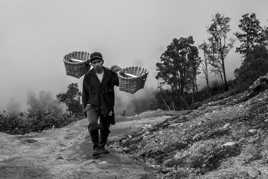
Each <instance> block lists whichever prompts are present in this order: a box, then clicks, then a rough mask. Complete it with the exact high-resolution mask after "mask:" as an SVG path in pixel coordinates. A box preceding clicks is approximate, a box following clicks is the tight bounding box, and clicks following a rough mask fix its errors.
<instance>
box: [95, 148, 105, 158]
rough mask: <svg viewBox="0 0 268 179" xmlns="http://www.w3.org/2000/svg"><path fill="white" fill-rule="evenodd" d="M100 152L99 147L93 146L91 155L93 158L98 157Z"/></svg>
mask: <svg viewBox="0 0 268 179" xmlns="http://www.w3.org/2000/svg"><path fill="white" fill-rule="evenodd" d="M102 152H103V151H102V150H101V149H100V148H95V149H93V153H92V157H93V158H96V157H99V156H100V154H102Z"/></svg>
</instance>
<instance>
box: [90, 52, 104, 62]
mask: <svg viewBox="0 0 268 179" xmlns="http://www.w3.org/2000/svg"><path fill="white" fill-rule="evenodd" d="M96 59H100V60H103V58H102V54H101V53H100V52H93V53H91V54H90V60H89V61H90V62H92V61H93V60H96Z"/></svg>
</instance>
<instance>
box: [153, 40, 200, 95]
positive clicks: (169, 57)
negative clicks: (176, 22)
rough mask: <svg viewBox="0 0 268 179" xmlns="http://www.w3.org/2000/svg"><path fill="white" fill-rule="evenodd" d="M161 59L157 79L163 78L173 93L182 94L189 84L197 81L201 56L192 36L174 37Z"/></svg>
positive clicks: (158, 64) (157, 64) (157, 65)
mask: <svg viewBox="0 0 268 179" xmlns="http://www.w3.org/2000/svg"><path fill="white" fill-rule="evenodd" d="M160 60H161V62H160V63H156V67H157V71H158V73H157V75H156V79H161V80H163V81H164V83H166V84H167V85H169V86H170V87H171V91H172V92H173V93H178V94H180V95H182V94H183V93H184V92H185V91H186V89H187V87H188V85H191V84H195V83H196V75H197V74H198V67H199V64H200V58H199V56H198V48H197V47H196V46H194V40H193V37H192V36H189V37H187V38H184V37H181V38H179V39H176V38H175V39H173V41H172V42H171V44H170V45H168V46H167V49H166V51H165V52H164V53H163V54H162V55H161V57H160ZM193 86H196V85H193ZM192 90H194V88H193V89H192Z"/></svg>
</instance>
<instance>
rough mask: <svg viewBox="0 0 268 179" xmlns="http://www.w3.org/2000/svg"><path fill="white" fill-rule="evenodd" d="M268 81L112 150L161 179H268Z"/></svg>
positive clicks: (144, 132)
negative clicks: (144, 167)
mask: <svg viewBox="0 0 268 179" xmlns="http://www.w3.org/2000/svg"><path fill="white" fill-rule="evenodd" d="M267 82H268V75H266V76H263V77H260V78H259V79H258V80H257V81H255V83H254V84H253V85H252V86H251V87H250V88H249V89H248V90H247V91H244V92H243V93H239V94H236V95H233V96H224V95H221V96H220V99H219V100H215V101H210V102H207V103H203V104H202V105H201V106H199V107H198V108H197V109H195V110H187V111H180V112H178V114H177V115H176V116H173V117H169V118H168V119H166V120H165V121H163V122H161V123H158V124H156V125H147V126H144V127H143V128H140V129H139V130H136V131H135V132H133V133H131V134H129V135H126V136H124V137H123V138H120V139H119V140H114V141H112V142H111V143H110V145H111V148H113V149H114V150H116V151H118V152H123V153H126V154H128V155H130V156H132V157H133V158H135V159H137V160H138V161H142V162H144V163H146V164H147V166H150V167H152V168H154V169H155V170H156V173H157V174H158V177H159V178H166V179H167V178H206V179H227V178H228V179H229V178H230V179H232V178H241V179H244V178H247V179H251V178H252V179H253V178H260V179H261V178H263V179H265V178H268V165H267V164H268V135H267V134H268V131H267V129H268V90H267V87H268V85H267V84H268V83H267Z"/></svg>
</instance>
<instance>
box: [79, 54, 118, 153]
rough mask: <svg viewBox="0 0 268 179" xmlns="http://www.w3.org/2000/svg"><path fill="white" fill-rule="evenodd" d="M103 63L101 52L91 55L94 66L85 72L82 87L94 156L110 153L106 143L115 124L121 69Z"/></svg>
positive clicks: (91, 62)
mask: <svg viewBox="0 0 268 179" xmlns="http://www.w3.org/2000/svg"><path fill="white" fill-rule="evenodd" d="M103 63H104V60H103V57H102V54H101V53H100V52H94V53H92V54H91V55H90V64H91V65H92V66H93V68H92V69H91V70H89V71H88V72H87V73H86V74H85V76H84V80H83V89H82V102H83V107H84V112H85V114H86V116H87V118H88V121H89V124H88V131H89V134H90V137H91V140H92V143H93V154H92V155H93V157H97V156H99V155H100V154H106V153H109V151H108V150H107V149H105V145H106V142H107V138H108V136H109V133H110V130H109V128H110V124H115V120H114V86H118V85H119V80H118V76H117V73H116V72H118V71H120V67H118V66H113V67H112V70H110V69H108V68H106V67H104V66H103ZM98 119H99V121H98Z"/></svg>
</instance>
